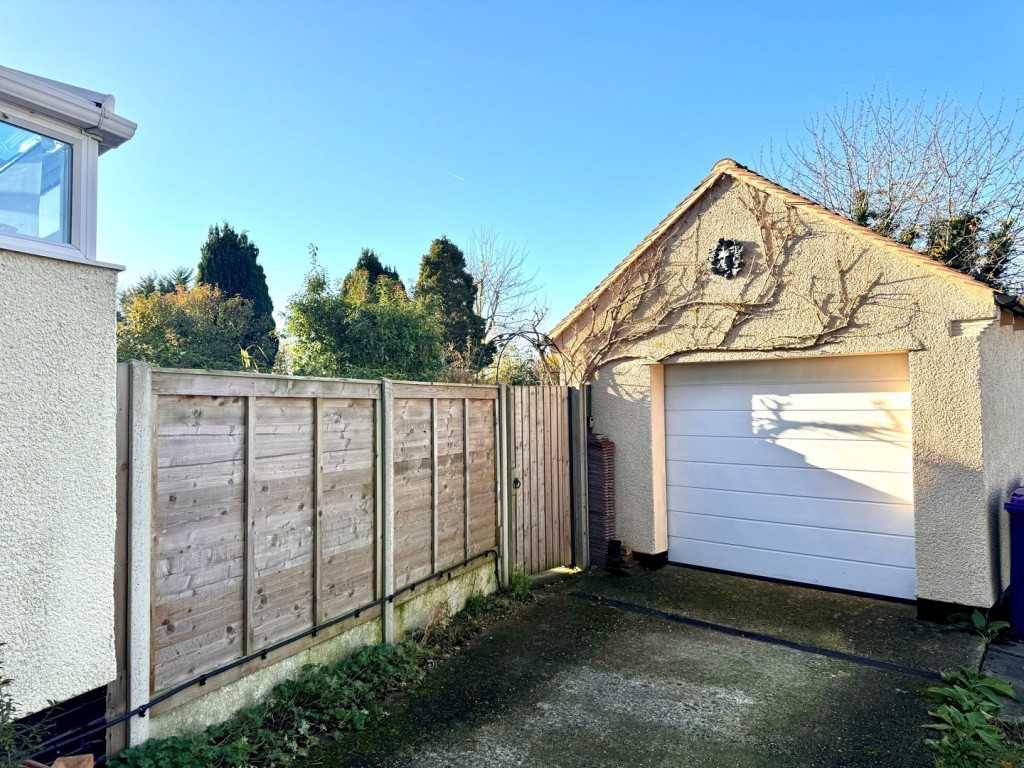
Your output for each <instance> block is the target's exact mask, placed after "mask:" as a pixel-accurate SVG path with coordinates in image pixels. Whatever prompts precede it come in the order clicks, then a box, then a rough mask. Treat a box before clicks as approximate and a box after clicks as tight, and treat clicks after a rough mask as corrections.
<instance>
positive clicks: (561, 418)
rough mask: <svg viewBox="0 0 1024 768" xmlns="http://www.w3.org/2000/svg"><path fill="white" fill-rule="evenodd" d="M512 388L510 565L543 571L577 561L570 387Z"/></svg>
mask: <svg viewBox="0 0 1024 768" xmlns="http://www.w3.org/2000/svg"><path fill="white" fill-rule="evenodd" d="M510 390H511V393H510V400H511V403H510V410H511V419H510V420H509V432H510V434H509V438H510V446H509V465H510V472H511V475H512V482H511V493H512V504H511V509H510V512H511V515H510V516H511V520H510V523H511V536H510V542H509V543H510V546H511V550H512V558H511V560H512V567H513V568H515V569H517V570H521V571H525V572H526V573H539V572H541V571H546V570H548V569H550V568H557V567H559V566H563V565H569V564H570V563H572V562H573V554H572V501H571V499H572V488H571V483H570V473H569V442H570V440H569V388H568V387H554V386H543V387H541V386H538V387H510Z"/></svg>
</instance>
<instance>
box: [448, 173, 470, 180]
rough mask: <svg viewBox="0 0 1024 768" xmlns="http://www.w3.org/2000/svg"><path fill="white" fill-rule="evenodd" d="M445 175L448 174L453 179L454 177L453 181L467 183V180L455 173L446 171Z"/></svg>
mask: <svg viewBox="0 0 1024 768" xmlns="http://www.w3.org/2000/svg"><path fill="white" fill-rule="evenodd" d="M445 173H447V174H448V175H449V176H451V177H452V178H453V179H458V180H459V181H465V179H464V178H462V177H461V176H456V175H455V174H454V173H452V172H451V171H445Z"/></svg>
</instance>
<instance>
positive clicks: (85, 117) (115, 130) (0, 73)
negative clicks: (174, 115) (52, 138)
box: [0, 67, 136, 152]
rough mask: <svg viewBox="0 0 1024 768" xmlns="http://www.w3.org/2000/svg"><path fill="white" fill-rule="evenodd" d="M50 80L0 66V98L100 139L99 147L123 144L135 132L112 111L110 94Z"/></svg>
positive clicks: (126, 121) (104, 148)
mask: <svg viewBox="0 0 1024 768" xmlns="http://www.w3.org/2000/svg"><path fill="white" fill-rule="evenodd" d="M90 94H92V92H91V91H85V90H83V89H81V88H76V87H74V86H64V85H63V84H61V83H57V82H56V81H53V80H46V79H44V78H40V77H36V76H35V75H29V74H27V73H25V72H19V71H17V70H16V69H9V68H7V67H0V102H4V101H6V102H8V103H10V104H12V105H14V106H18V107H21V108H22V109H26V110H29V111H31V112H34V113H36V114H40V115H44V116H46V117H49V118H51V119H53V120H56V121H58V122H61V123H64V124H66V125H70V126H74V127H75V128H79V129H81V130H83V131H85V132H86V133H88V134H90V135H91V136H95V137H96V138H97V139H99V141H100V151H101V152H103V151H105V150H107V149H113V148H115V147H119V146H121V145H122V144H124V143H125V142H126V141H128V139H130V138H131V137H132V136H134V135H135V129H136V125H135V123H133V122H131V121H130V120H125V119H124V118H123V117H121V116H120V115H116V114H114V97H113V96H101V95H100V94H92V95H94V96H95V97H97V98H99V99H102V100H101V101H96V100H94V99H93V98H92V96H90Z"/></svg>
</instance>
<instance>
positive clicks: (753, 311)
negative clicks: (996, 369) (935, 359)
mask: <svg viewBox="0 0 1024 768" xmlns="http://www.w3.org/2000/svg"><path fill="white" fill-rule="evenodd" d="M744 205H745V207H746V208H747V211H748V212H749V213H750V215H751V217H752V218H753V219H754V221H756V222H757V225H758V243H757V245H758V246H759V247H758V250H759V253H760V256H759V258H757V259H753V260H751V263H750V264H749V265H748V266H747V267H746V268H745V269H746V273H745V274H743V275H741V277H742V279H743V280H744V283H743V288H742V289H741V290H740V292H739V295H738V297H737V298H736V299H735V300H733V301H722V300H716V299H714V298H710V297H709V295H710V292H709V291H708V290H707V288H708V283H709V281H710V279H711V272H710V270H709V269H708V268H707V265H706V264H704V263H703V262H695V263H694V264H690V265H685V264H684V265H680V264H671V263H670V262H669V254H668V253H667V251H668V249H669V248H670V247H671V248H673V249H674V250H675V251H682V252H687V250H690V249H692V248H693V247H695V244H696V241H697V239H698V238H697V235H696V227H694V228H693V229H691V230H690V231H689V233H688V234H686V235H683V236H682V237H683V238H688V239H680V240H674V239H673V236H674V233H673V236H670V237H666V238H663V239H662V241H661V242H660V243H658V244H657V246H656V247H654V248H651V249H650V250H649V251H647V253H645V254H643V255H642V256H641V257H640V258H639V259H637V261H635V262H633V263H632V264H631V265H629V267H627V268H626V270H625V271H624V272H623V274H622V275H621V276H620V277H619V279H618V280H616V282H615V283H614V284H612V285H611V286H609V287H608V289H607V290H606V291H605V292H604V293H602V294H601V295H599V296H598V297H596V298H595V299H594V300H593V303H592V304H591V305H590V306H589V307H587V308H586V310H585V311H584V312H583V313H582V314H581V315H580V316H579V317H578V318H577V320H576V321H575V322H574V324H573V325H572V327H571V328H569V329H568V330H567V332H566V333H565V334H564V337H565V338H567V339H568V342H567V344H566V346H565V347H564V348H563V349H562V350H561V354H560V365H561V370H562V374H563V377H564V378H566V379H568V380H571V381H578V382H583V381H591V380H592V379H593V378H594V376H595V374H596V373H597V371H598V369H599V368H601V367H602V366H606V365H610V364H614V363H616V362H622V361H625V360H630V359H636V358H638V357H641V356H644V355H645V352H644V342H647V341H649V340H652V339H654V338H655V337H657V340H658V343H659V346H658V354H657V355H656V357H657V359H658V360H665V359H667V358H678V357H679V356H681V355H685V354H690V353H694V352H702V351H719V350H729V351H736V352H755V351H756V352H764V351H777V350H799V349H811V348H814V347H819V346H822V345H824V344H829V343H833V342H835V341H838V339H839V336H840V335H841V334H843V333H844V332H846V331H849V330H850V329H852V328H854V327H855V326H856V318H857V315H858V313H859V312H860V310H861V309H862V308H863V307H865V306H866V305H867V304H868V303H869V302H873V301H875V300H876V299H881V298H884V297H882V296H881V295H880V292H879V290H878V289H879V287H880V286H881V284H882V275H881V273H879V274H878V275H875V276H873V277H870V278H865V277H863V276H861V277H859V278H858V282H857V284H856V285H851V281H852V280H853V276H854V274H855V273H856V274H859V275H862V274H863V273H864V272H865V271H867V270H866V269H864V268H862V267H863V265H862V261H861V259H862V256H863V253H859V254H858V253H857V252H856V250H855V248H856V246H855V245H852V244H851V250H850V253H849V254H848V255H847V257H846V258H843V259H839V260H837V261H836V263H835V271H834V273H832V274H831V275H828V276H821V275H815V276H814V277H813V278H811V279H810V281H809V289H808V290H807V292H806V293H805V294H797V295H798V300H799V301H800V302H801V303H802V304H804V305H805V306H807V307H809V310H810V311H809V312H808V317H809V318H810V320H809V321H801V322H798V323H795V324H794V331H793V333H792V334H786V335H781V336H775V337H773V338H766V339H758V340H757V342H756V343H754V344H751V343H749V342H746V341H745V340H744V337H743V335H742V331H743V329H744V326H746V325H747V324H748V323H749V322H750V321H751V320H752V319H754V318H755V317H762V318H763V317H766V316H768V315H770V314H772V313H775V312H780V311H784V310H782V309H780V308H779V300H780V297H781V295H782V292H783V290H784V289H785V288H786V287H787V286H788V285H789V284H790V283H791V282H794V281H792V280H790V278H791V277H792V275H791V273H790V270H789V259H790V256H791V251H792V245H793V243H794V240H795V239H796V238H797V237H800V236H803V235H805V234H807V232H808V230H807V228H806V227H805V225H803V224H802V222H801V221H800V219H799V216H798V213H797V210H796V209H795V208H794V207H792V206H778V205H776V206H772V205H770V200H769V196H768V194H767V193H764V192H760V191H757V190H753V189H750V190H749V195H748V197H747V199H746V200H745V202H744ZM669 331H671V332H669Z"/></svg>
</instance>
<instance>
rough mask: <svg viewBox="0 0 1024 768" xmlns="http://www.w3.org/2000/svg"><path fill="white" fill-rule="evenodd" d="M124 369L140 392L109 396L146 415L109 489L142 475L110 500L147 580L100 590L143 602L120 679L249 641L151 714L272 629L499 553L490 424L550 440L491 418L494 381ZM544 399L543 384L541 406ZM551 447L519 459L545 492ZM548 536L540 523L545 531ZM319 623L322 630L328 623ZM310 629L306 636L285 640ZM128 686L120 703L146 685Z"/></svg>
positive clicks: (311, 624) (308, 622) (158, 679)
mask: <svg viewBox="0 0 1024 768" xmlns="http://www.w3.org/2000/svg"><path fill="white" fill-rule="evenodd" d="M132 365H134V366H135V368H132V369H131V371H132V373H131V375H132V376H141V377H142V378H141V379H140V381H143V382H144V383H145V386H144V387H141V385H140V389H139V391H140V392H142V391H144V392H145V395H141V394H140V395H138V396H136V395H135V389H134V388H133V387H128V386H127V385H124V384H123V382H122V384H121V396H122V398H124V400H123V403H122V405H125V406H126V407H127V405H130V406H131V409H132V412H133V413H138V414H139V420H140V421H139V423H140V424H145V425H146V427H145V433H144V434H134V433H132V434H131V436H130V438H129V435H128V433H129V431H128V430H127V423H126V425H125V430H123V431H124V432H125V434H124V435H123V437H125V439H126V440H128V443H127V444H126V445H124V446H121V448H120V449H119V451H120V452H121V453H122V454H123V455H124V456H125V457H134V458H130V460H129V459H128V458H126V462H127V463H126V466H127V467H128V469H127V478H126V479H127V481H128V482H127V483H126V488H127V487H128V486H131V487H133V488H136V489H138V488H142V489H144V488H146V487H148V488H149V489H150V490H151V499H147V498H144V497H145V495H146V494H144V493H142V492H140V491H139V490H133V492H132V493H133V494H134V496H133V499H134V502H133V503H131V504H129V503H127V499H125V503H124V504H121V506H120V507H119V509H121V510H122V513H123V515H124V516H125V518H126V520H125V523H126V525H127V527H126V531H130V532H131V537H133V538H132V541H137V540H141V541H145V542H148V543H149V544H150V546H148V547H145V548H144V549H145V551H143V550H142V549H140V548H139V547H138V546H137V545H133V548H132V552H131V553H130V559H131V563H132V567H133V568H139V567H141V569H142V572H143V573H146V572H148V577H147V578H148V579H149V585H150V586H149V587H147V588H146V589H145V597H144V598H143V597H139V596H138V595H137V594H136V593H137V592H138V590H133V588H132V584H131V583H130V582H129V581H128V576H127V575H126V576H125V580H126V583H125V584H124V585H122V586H123V587H124V588H123V589H121V590H119V592H118V593H119V594H123V595H132V596H133V598H132V599H133V600H136V603H133V605H134V607H133V609H132V610H133V611H136V612H137V613H138V614H139V615H146V613H147V611H146V609H147V608H148V615H149V617H150V619H151V623H150V625H149V630H148V631H149V634H148V637H146V636H145V635H144V634H142V635H140V636H141V637H142V638H143V640H142V643H141V646H140V644H139V642H134V641H132V639H131V638H129V639H128V643H129V645H132V642H134V645H132V650H131V653H130V654H127V655H126V656H125V658H124V660H123V661H122V662H121V663H122V666H125V667H126V669H130V670H131V675H132V679H137V680H144V679H145V678H146V677H148V683H149V685H148V691H149V695H150V696H151V697H152V696H156V695H158V694H160V693H161V692H163V691H167V690H168V689H169V688H172V687H174V686H176V685H179V684H181V683H183V682H187V681H190V680H195V679H196V678H197V677H199V676H201V675H206V674H207V673H211V672H214V671H215V670H218V669H219V668H221V667H223V666H224V665H226V664H229V663H231V662H236V661H238V660H240V659H242V658H243V657H245V656H249V655H254V659H253V660H252V661H246V662H245V663H244V665H242V666H239V667H236V668H235V669H233V670H232V671H230V672H225V673H224V674H223V675H221V674H217V676H215V677H211V678H210V679H209V680H208V681H205V683H206V684H205V687H199V686H196V687H194V688H189V689H187V690H185V691H183V692H181V693H178V694H176V695H175V696H174V698H173V700H169V701H167V702H162V703H161V704H158V705H156V706H157V708H158V709H160V710H161V711H163V709H166V708H173V707H174V706H178V705H179V704H181V703H183V702H184V701H186V700H188V699H189V698H192V697H194V696H198V695H202V694H203V693H206V692H208V691H210V690H212V689H213V688H216V687H217V685H218V681H227V680H231V679H238V678H239V677H241V676H244V675H245V674H248V673H249V672H250V671H251V670H252V669H253V668H255V667H254V666H253V665H258V660H259V652H260V651H261V650H263V649H265V648H268V647H269V646H271V645H273V644H275V643H277V642H280V641H282V640H288V639H291V638H297V637H298V636H299V635H301V634H302V633H306V632H309V631H310V630H312V629H314V628H316V627H318V626H319V625H321V624H322V623H324V622H327V621H330V620H332V619H336V618H339V617H345V616H349V615H350V614H354V613H355V612H356V611H360V613H362V615H363V617H362V619H361V620H363V621H366V620H371V619H373V618H374V617H375V616H377V615H378V614H380V615H383V616H384V617H387V616H388V615H389V611H390V610H392V606H391V604H390V603H388V602H385V604H384V606H383V607H382V608H381V609H379V610H378V609H376V608H372V607H369V604H370V603H372V602H373V601H374V600H376V599H379V598H384V597H388V596H389V595H394V591H396V590H401V589H402V588H403V587H405V586H407V585H409V584H412V583H413V582H416V581H418V580H421V579H427V578H429V577H431V576H432V575H433V574H435V573H437V572H439V571H441V570H443V569H446V568H450V567H452V566H457V565H458V564H460V563H462V562H463V561H464V560H466V559H468V558H470V557H472V556H474V555H478V554H480V553H482V552H484V551H486V550H489V549H498V550H499V551H505V547H506V546H507V544H506V542H501V543H500V546H499V540H498V538H499V525H500V523H499V511H500V510H501V509H504V508H505V504H506V501H507V500H508V497H507V496H502V495H501V494H502V493H503V491H502V490H501V489H503V488H505V483H504V478H505V477H506V476H508V475H507V474H506V473H507V472H508V471H509V470H508V468H507V466H506V465H505V463H504V462H505V461H506V457H505V456H504V451H500V450H499V436H501V437H502V439H503V440H504V436H506V435H507V436H508V440H507V441H506V442H505V443H504V444H505V445H507V446H508V450H509V452H510V453H512V454H513V455H515V456H519V455H524V456H526V457H527V458H528V459H531V460H532V461H533V464H536V460H537V459H538V458H539V457H544V456H547V454H546V453H545V451H549V450H550V449H545V448H543V446H541V445H539V444H537V441H538V440H539V439H540V437H539V436H540V435H542V434H543V430H544V428H545V426H544V425H543V424H541V425H538V426H536V427H531V428H530V429H529V430H526V431H525V432H522V433H521V434H516V433H514V432H512V431H510V430H509V427H508V421H509V420H510V419H511V418H512V410H513V408H512V407H509V408H505V407H504V404H502V407H501V408H499V402H498V391H499V388H498V387H496V386H471V385H459V384H454V385H448V384H418V383H413V382H393V383H392V382H365V381H343V380H329V379H298V378H288V377H279V376H257V375H250V374H235V373H223V372H202V371H174V370H165V369H151V368H149V367H148V366H144V365H141V364H137V363H135V364H132ZM128 372H129V369H128V368H127V367H126V368H124V369H123V371H122V374H119V381H121V380H122V379H123V380H125V381H127V379H128V375H127V374H128ZM133 381H134V379H133ZM385 392H390V393H391V395H390V397H385V396H384V393H385ZM129 396H131V397H132V398H133V399H132V400H131V401H130V402H128V400H127V398H128V397H129ZM543 397H549V395H546V394H545V395H542V394H541V390H540V389H537V388H534V389H533V390H532V391H527V390H522V391H520V390H515V391H513V392H512V397H511V401H514V402H515V403H521V404H525V403H526V400H527V398H528V399H529V405H528V409H529V413H530V414H540V413H542V408H543V407H544V400H543ZM505 402H510V400H506V401H505ZM386 403H391V405H390V411H388V412H387V413H385V412H384V408H386V407H388V406H386V405H385V404H386ZM520 407H522V406H520ZM557 409H558V405H557V402H556V398H554V397H550V404H549V406H548V410H550V411H551V412H552V413H553V412H554V411H556V410H557ZM500 414H503V417H502V416H501V415H500ZM133 418H134V417H133ZM502 418H504V419H505V421H504V422H503V421H502ZM523 435H528V436H529V438H528V440H527V441H525V442H524V441H523V440H522V436H523ZM389 455H391V456H393V461H392V463H391V466H389V467H386V466H385V464H384V461H385V457H386V456H389ZM150 460H151V470H150ZM555 461H556V459H555V457H553V456H552V457H550V458H548V464H549V466H548V467H547V468H546V469H545V468H541V467H540V466H539V465H538V466H534V465H533V464H531V466H530V468H529V469H528V472H529V475H528V476H529V477H530V478H531V479H534V478H536V479H537V480H538V481H544V480H546V481H547V483H548V484H549V491H548V493H549V494H551V495H552V500H549V501H548V502H547V506H552V505H554V504H555V503H556V502H555V501H554V498H555V497H556V496H557V489H558V488H559V487H561V486H559V485H558V483H559V482H560V481H558V480H557V479H556V478H554V476H553V473H554V472H555V469H554V467H555ZM499 476H500V478H501V479H502V482H501V483H499ZM140 483H141V485H140ZM133 484H134V485H133ZM533 493H534V495H535V496H536V497H537V499H538V502H537V503H535V504H533V505H532V506H531V508H530V513H531V514H532V515H533V518H532V519H531V523H530V531H529V535H526V533H525V532H523V531H517V532H516V533H515V535H516V536H517V538H516V542H515V543H514V544H513V545H512V546H513V548H514V549H515V550H516V551H517V552H521V551H523V550H524V548H527V549H529V548H532V549H530V552H531V553H532V556H533V557H534V559H535V562H536V563H537V564H538V565H542V564H543V561H544V560H545V556H544V555H543V553H542V549H541V548H540V544H539V543H538V542H536V541H535V539H537V537H538V535H539V533H540V526H541V524H542V523H543V524H548V522H547V521H546V518H545V517H544V509H543V507H544V506H545V505H543V504H541V503H540V502H539V500H540V499H541V498H542V497H541V496H540V495H539V494H541V491H540V489H539V488H534V489H533ZM126 494H127V491H125V494H122V495H126ZM122 508H123V509H122ZM129 508H130V510H131V511H130V512H129ZM389 514H393V516H392V517H389ZM508 515H509V516H510V518H511V517H512V510H511V509H509V510H508ZM140 521H146V523H145V525H142V524H141V522H140ZM137 523H138V524H137ZM559 524H560V523H559V522H558V521H555V522H553V523H550V525H552V526H557V525H559ZM389 526H390V527H389ZM388 530H390V531H391V535H390V537H389V538H387V539H385V537H386V536H387V532H388ZM503 530H512V531H514V530H515V526H514V525H512V524H511V523H509V526H508V529H503ZM552 530H555V528H552ZM556 538H557V534H553V533H552V534H548V539H549V540H550V541H551V542H554V541H555V539H556ZM506 541H507V540H506ZM541 541H543V540H541ZM555 549H557V547H555ZM389 558H391V559H389ZM389 569H390V574H391V575H389V573H388V571H389ZM127 572H128V569H124V573H126V574H127ZM406 594H411V593H406ZM398 600H399V597H398V596H395V601H396V602H397V601H398ZM364 607H365V610H364V611H361V610H360V609H364ZM351 620H352V621H357V620H360V619H358V618H357V617H355V616H353V618H352V619H351ZM341 629H342V627H341V626H340V625H339V626H338V627H337V628H336V629H335V630H334V632H335V633H336V632H337V631H341ZM323 631H324V632H325V634H324V635H322V636H321V637H322V638H326V637H330V636H331V634H330V632H331V630H328V629H324V630H323ZM318 634H319V633H318ZM316 642H318V640H316V639H314V638H313V637H306V638H303V639H302V640H299V641H297V643H296V645H294V646H292V645H288V646H287V648H288V649H291V648H294V651H298V650H301V649H302V648H304V647H309V646H310V645H312V644H314V643H316ZM122 644H123V643H122ZM140 647H141V648H143V649H145V648H148V650H149V653H148V655H147V654H146V653H144V652H140ZM294 651H292V652H294ZM287 652H288V651H287V650H286V649H284V648H283V649H281V650H280V651H274V652H272V653H271V656H272V657H277V658H280V657H281V654H287ZM144 656H145V658H143V657H144ZM147 673H148V674H147ZM132 690H133V692H132V693H131V696H132V697H134V698H133V701H135V704H136V705H137V704H138V703H139V702H140V697H144V696H145V693H146V690H145V689H141V690H140V691H135V690H134V688H133V689H132ZM115 693H117V692H115ZM118 695H119V696H121V698H124V696H123V692H122V693H119V694H118ZM141 700H142V701H143V702H144V701H146V699H145V698H142V699H141ZM134 734H135V732H134V731H132V738H133V739H135V738H136V736H135V735H134Z"/></svg>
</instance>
